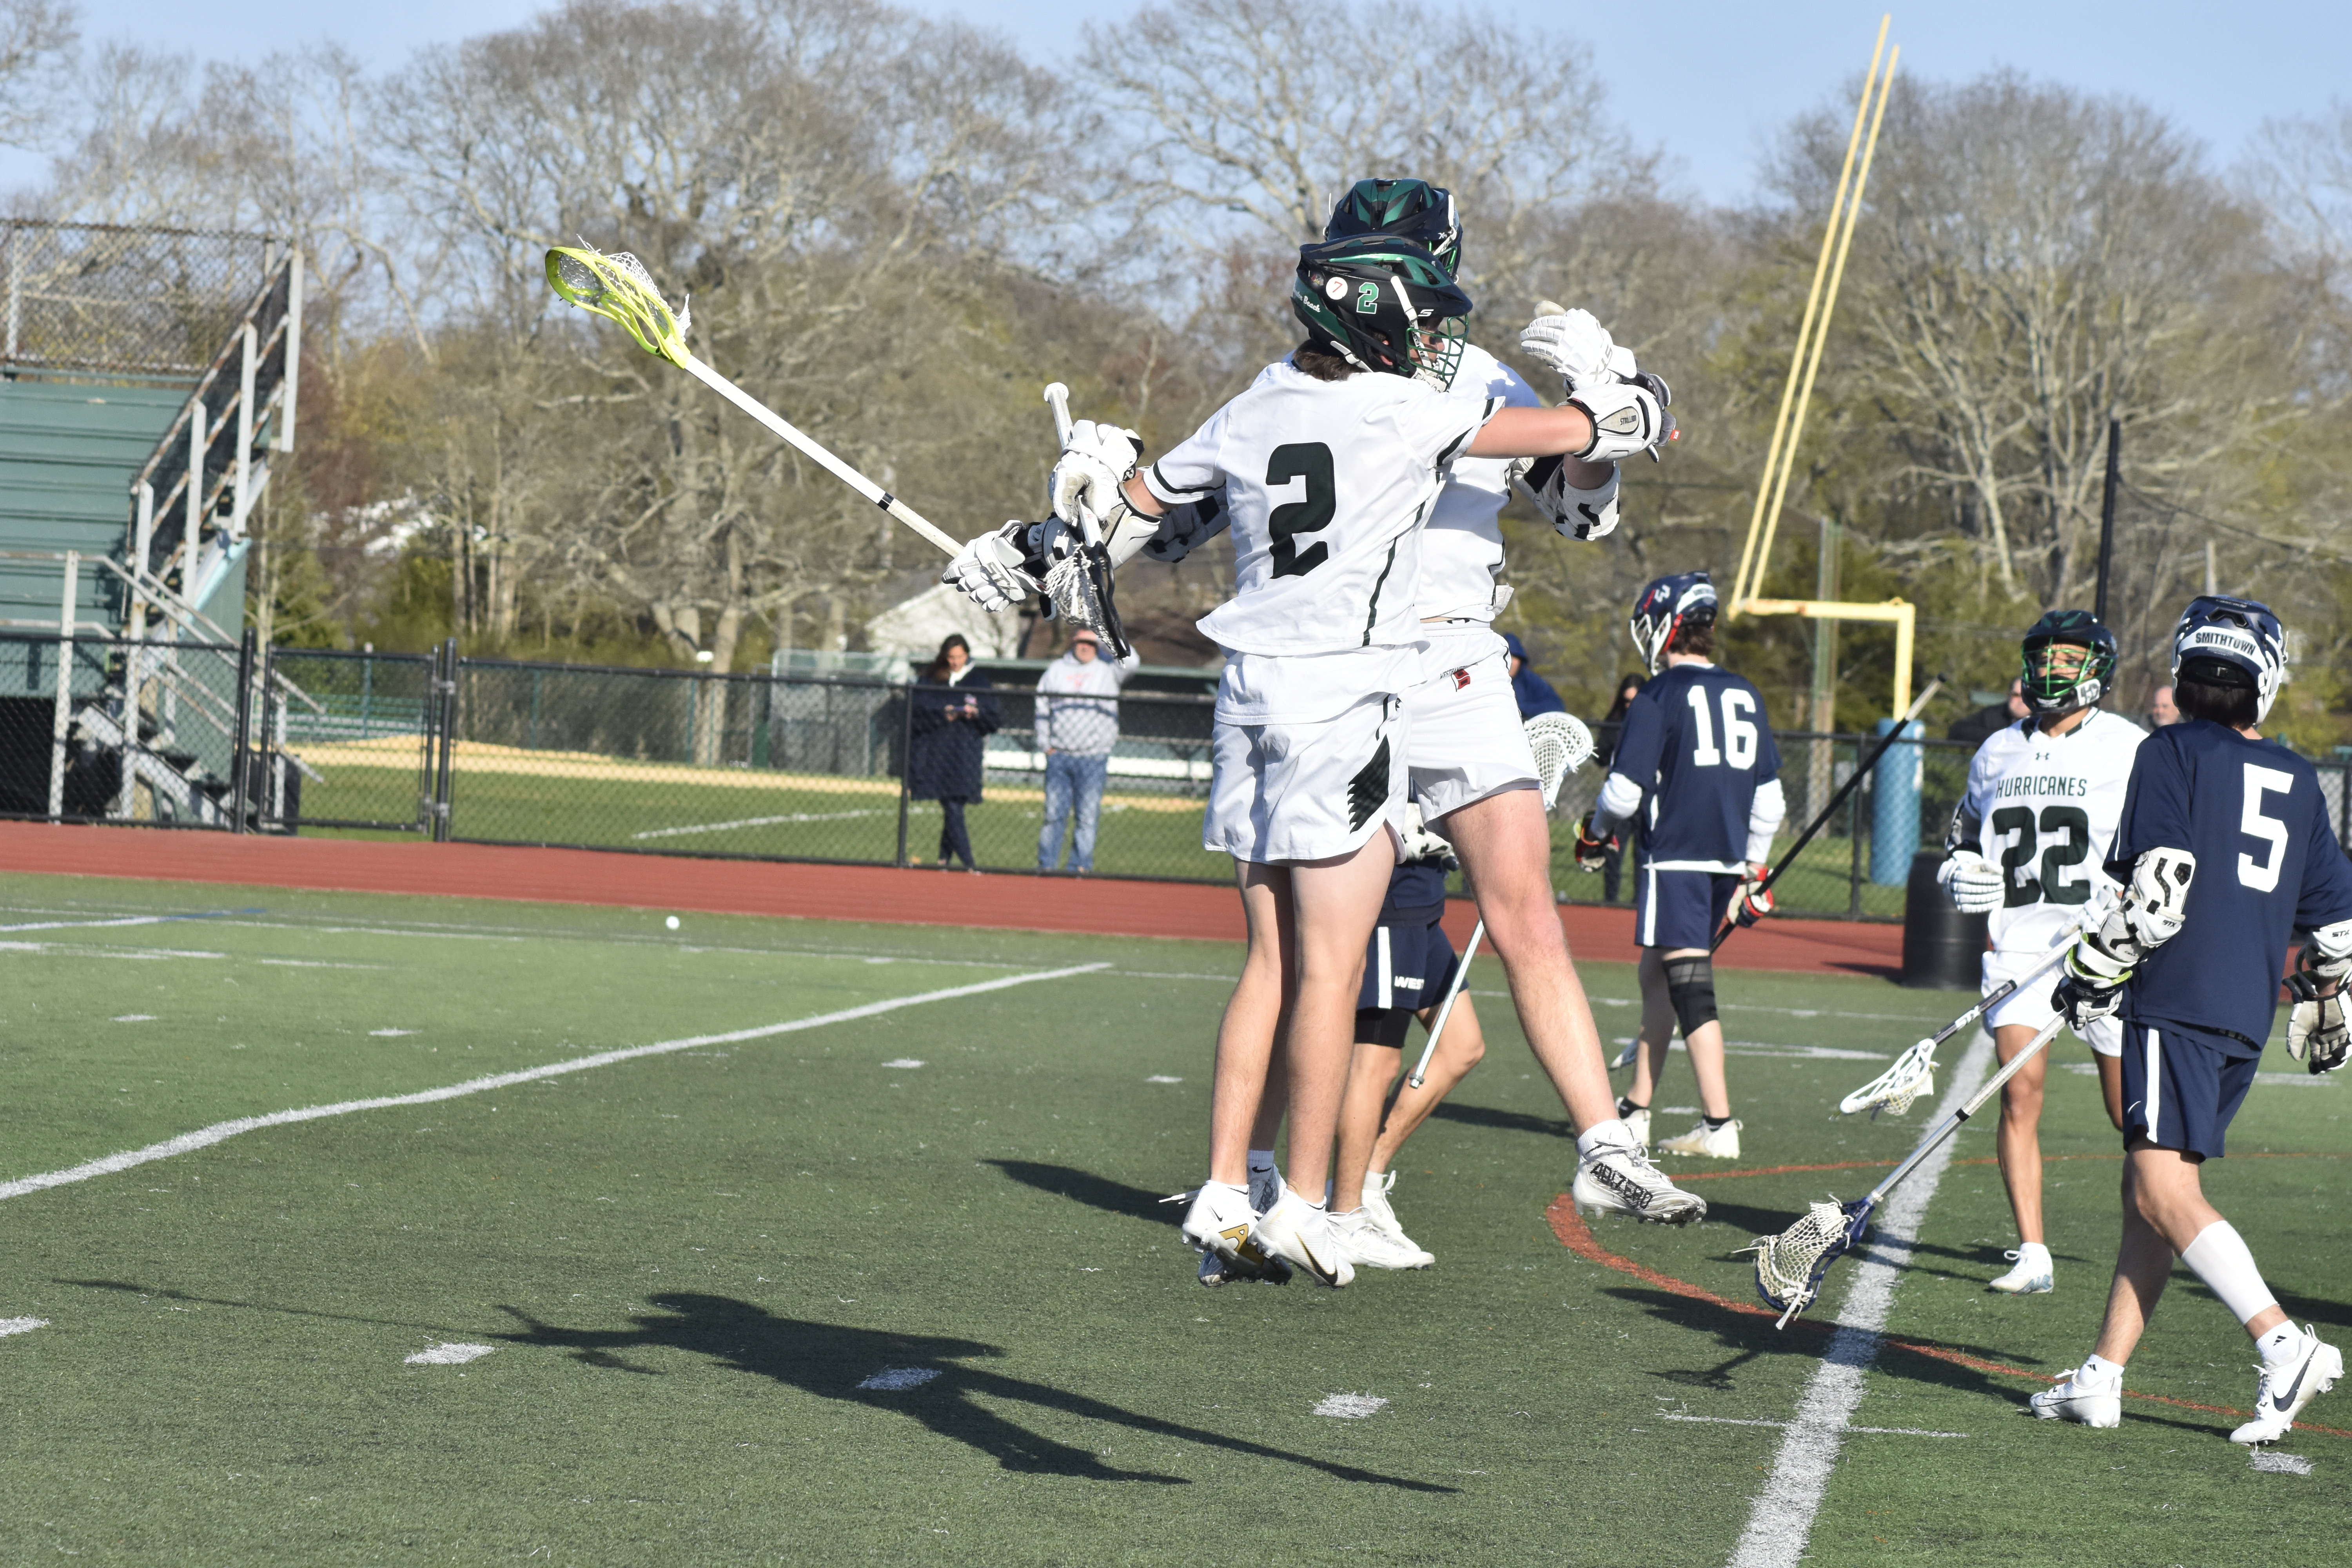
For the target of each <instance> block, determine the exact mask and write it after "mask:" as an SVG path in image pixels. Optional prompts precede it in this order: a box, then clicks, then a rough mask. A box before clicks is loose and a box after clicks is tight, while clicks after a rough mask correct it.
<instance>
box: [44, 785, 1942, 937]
mask: <svg viewBox="0 0 2352 1568" xmlns="http://www.w3.org/2000/svg"><path fill="white" fill-rule="evenodd" d="M0 870H7V871H37V872H54V873H59V874H63V875H68V876H79V877H132V878H141V879H153V880H160V881H173V882H232V883H242V884H245V885H247V886H253V887H265V888H316V889H333V890H337V891H344V892H368V893H423V894H427V895H438V896H441V897H450V898H468V899H520V900H531V901H536V902H544V903H571V904H614V905H621V906H624V907H628V908H635V909H649V910H701V911H703V912H706V913H711V914H748V915H785V916H792V917H795V918H800V919H806V920H835V921H889V922H893V923H900V924H911V925H967V926H990V927H999V928H1003V929H1006V930H1014V931H1098V932H1102V933H1104V934H1107V935H1122V936H1182V937H1202V938H1207V939H1210V940H1212V941H1221V942H1238V941H1240V940H1241V939H1242V937H1243V935H1244V932H1243V930H1242V918H1241V905H1240V903H1239V901H1238V900H1236V899H1235V898H1234V893H1233V890H1232V889H1229V888H1223V887H1213V886H1204V885H1198V884H1193V883H1186V882H1129V881H1121V880H1118V879H1115V878H1108V877H1106V878H1089V879H1084V880H1078V879H1065V878H1045V877H1021V876H978V877H973V876H966V875H962V874H961V873H957V872H949V871H930V870H906V871H902V870H898V869H896V868H889V867H877V866H805V865H782V864H776V863H772V862H766V861H757V860H694V859H684V858H675V857H667V856H659V855H622V854H612V853H607V852H604V851H600V850H594V849H528V848H508V847H499V846H492V845H486V844H427V843H423V842H415V841H409V842H386V841H382V840H360V839H348V838H280V837H263V836H237V835H233V834H226V833H208V832H196V831H175V830H171V829H161V828H138V827H58V826H51V825H49V824H47V823H39V822H0ZM1476 918H1477V915H1476V911H1475V910H1473V909H1472V908H1471V907H1470V906H1469V904H1467V903H1466V902H1463V901H1461V900H1456V901H1455V902H1454V906H1453V908H1451V909H1450V910H1448V911H1447V912H1446V917H1445V929H1446V930H1447V931H1449V932H1450V933H1452V935H1453V937H1454V942H1456V943H1457V944H1459V943H1461V942H1465V941H1466V940H1467V939H1468V937H1469V935H1470V928H1471V925H1472V923H1473V922H1474V921H1475V920H1476ZM1559 918H1560V923H1561V924H1562V925H1563V926H1564V927H1566V928H1567V931H1568V940H1569V943H1570V947H1571V948H1572V949H1573V951H1574V952H1576V953H1577V954H1578V955H1579V956H1580V957H1585V958H1595V959H1619V960H1627V961H1630V960H1632V959H1633V957H1634V956H1635V951H1634V947H1633V913H1632V911H1631V910H1623V909H1593V908H1588V907H1581V906H1576V905H1563V906H1562V907H1561V909H1560V911H1559ZM1902 954H1903V933H1902V931H1901V930H1900V929H1899V928H1897V927H1895V926H1891V925H1860V924H1851V923H1848V922H1846V921H1800V920H1775V921H1771V922H1769V924H1766V925H1764V926H1760V927H1759V928H1757V929H1756V930H1754V931H1738V932H1735V933H1734V934H1733V936H1732V938H1731V940H1730V941H1729V942H1726V943H1725V944H1724V947H1723V952H1721V954H1720V955H1718V957H1717V960H1716V962H1717V963H1720V964H1723V965H1725V966H1727V967H1729V968H1735V969H1774V970H1782V971H1796V972H1800V973H1863V974H1889V975H1891V974H1893V973H1895V972H1896V971H1897V970H1898V969H1899V968H1900V967H1901V964H1902Z"/></svg>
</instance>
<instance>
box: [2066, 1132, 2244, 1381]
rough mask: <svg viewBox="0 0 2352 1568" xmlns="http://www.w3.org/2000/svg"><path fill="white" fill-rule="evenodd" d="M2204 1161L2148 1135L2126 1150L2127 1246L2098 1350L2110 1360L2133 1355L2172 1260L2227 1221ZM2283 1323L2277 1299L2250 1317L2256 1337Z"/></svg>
mask: <svg viewBox="0 0 2352 1568" xmlns="http://www.w3.org/2000/svg"><path fill="white" fill-rule="evenodd" d="M2200 1163H2202V1162H2200V1161H2199V1160H2198V1159H2197V1158H2196V1157H2195V1156H2193V1155H2189V1154H2184V1153H2182V1152H2180V1151H2179V1150H2178V1149H2159V1148H2158V1147H2157V1146H2156V1145H2154V1144H2153V1143H2150V1142H2148V1141H2147V1139H2146V1138H2135V1139H2133V1140H2132V1141H2131V1144H2130V1147H2129V1148H2128V1150H2127V1151H2126V1153H2125V1155H2124V1245H2123V1248H2122V1250H2121V1251H2120V1252H2119V1253H2118V1254H2117V1256H2116V1284H2115V1289H2114V1291H2113V1292H2112V1293H2111V1294H2110V1295H2109V1296H2108V1298H2107V1316H2106V1321H2104V1322H2103V1323H2101V1324H2100V1325H2099V1343H2098V1350H2097V1352H2096V1353H2097V1354H2098V1355H2099V1356H2101V1357H2102V1358H2104V1359H2105V1360H2107V1361H2111V1362H2114V1363H2116V1364H2117V1365H2121V1364H2122V1363H2125V1362H2126V1361H2128V1360H2130V1359H2131V1352H2132V1351H2133V1349H2134V1348H2135V1347H2136V1346H2137V1345H2138V1343H2139V1336H2140V1333H2141V1331H2143V1330H2145V1329H2146V1328H2147V1321H2148V1319H2149V1318H2151V1317H2153V1316H2155V1314H2156V1303H2157V1301H2158V1299H2159V1298H2161V1297H2162V1296H2163V1294H2164V1287H2165V1282H2166V1281H2167V1280H2168V1279H2171V1277H2172V1260H2173V1258H2175V1257H2178V1256H2181V1255H2184V1254H2186V1253H2187V1252H2188V1251H2189V1247H2192V1246H2194V1245H2195V1244H2196V1241H2197V1238H2198V1237H2200V1236H2202V1235H2204V1233H2205V1232H2206V1231H2207V1230H2208V1229H2209V1228H2210V1227H2211V1226H2216V1225H2220V1224H2221V1223H2222V1219H2221V1210H2219V1209H2217V1208H2215V1207H2214V1206H2213V1205H2211V1204H2210V1203H2207V1202H2206V1201H2205V1188H2204V1184H2203V1182H2202V1180H2201V1179H2200V1174H2199V1171H2198V1167H2199V1165H2200ZM2216 1293H2217V1294H2219V1292H2216ZM2285 1321H2286V1312H2285V1311H2284V1310H2283V1309H2282V1308H2281V1307H2280V1306H2279V1305H2278V1304H2277V1303H2276V1302H2273V1303H2272V1304H2271V1305H2270V1306H2268V1307H2266V1308H2264V1309H2263V1310H2261V1311H2259V1312H2256V1313H2254V1314H2252V1316H2250V1317H2248V1318H2247V1319H2245V1320H2244V1322H2245V1329H2246V1333H2247V1335H2248V1337H2250V1338H2252V1339H2256V1340H2259V1339H2261V1338H2262V1337H2263V1335H2264V1334H2266V1333H2268V1332H2270V1331H2272V1330H2273V1329H2275V1328H2277V1327H2278V1326H2279V1325H2280V1324H2281V1323H2284V1322H2285Z"/></svg>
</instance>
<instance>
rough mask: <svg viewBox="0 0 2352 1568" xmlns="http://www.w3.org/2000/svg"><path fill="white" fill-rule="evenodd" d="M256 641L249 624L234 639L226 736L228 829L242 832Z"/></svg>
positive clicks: (251, 718)
mask: <svg viewBox="0 0 2352 1568" xmlns="http://www.w3.org/2000/svg"><path fill="white" fill-rule="evenodd" d="M255 641H256V639H255V637H254V632H253V628H252V627H251V626H247V627H246V628H245V636H244V637H240V638H239V639H238V640H237V645H236V731H235V732H234V733H232V734H231V735H230V736H229V740H228V756H229V786H228V798H229V826H228V830H229V831H230V832H231V833H242V832H244V831H245V806H246V797H247V795H248V794H250V793H251V792H250V791H248V790H247V787H246V785H247V783H248V780H247V754H248V753H247V748H248V745H249V743H250V737H249V735H248V734H247V731H249V730H250V729H251V728H252V725H253V659H254V648H255Z"/></svg>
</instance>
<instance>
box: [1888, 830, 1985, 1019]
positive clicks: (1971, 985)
mask: <svg viewBox="0 0 2352 1568" xmlns="http://www.w3.org/2000/svg"><path fill="white" fill-rule="evenodd" d="M1943 863H1944V857H1943V855H1942V854H1941V853H1940V852H1936V851H1929V850H1925V849H1923V850H1921V851H1920V852H1919V853H1918V854H1916V855H1914V856H1913V857H1911V881H1910V885H1909V886H1908V887H1907V888H1906V889H1905V890H1904V895H1903V984H1906V985H1913V986H1917V987H1920V988H1921V989H1924V990H1934V991H1974V990H1975V989H1977V987H1978V986H1979V984H1982V980H1983V974H1984V971H1983V969H1982V967H1981V965H1980V960H1981V959H1982V958H1983V956H1984V950H1985V938H1986V935H1987V933H1988V931H1989V929H1990V926H1991V924H1992V917H1991V916H1990V915H1966V914H1962V913H1961V912H1960V911H1959V910H1958V908H1956V907H1955V906H1954V905H1953V903H1952V900H1950V899H1948V898H1947V897H1945V896H1944V889H1942V888H1940V887H1938V886H1937V883H1936V868H1937V867H1939V866H1941V865H1942V864H1943Z"/></svg>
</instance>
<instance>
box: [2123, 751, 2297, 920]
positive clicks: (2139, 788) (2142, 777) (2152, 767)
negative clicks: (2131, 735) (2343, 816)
mask: <svg viewBox="0 0 2352 1568" xmlns="http://www.w3.org/2000/svg"><path fill="white" fill-rule="evenodd" d="M2330 837H2331V838H2332V837H2333V835H2331V836H2330ZM2196 846H2197V840H2196V839H2195V838H2194V837H2191V836H2190V834H2189V767H2188V764H2187V763H2184V762H2182V761H2181V757H2180V748H2179V746H2176V745H2173V744H2170V743H2168V742H2166V741H2165V740H2164V739H2163V738H2162V736H2161V734H2158V735H2157V736H2152V737H2150V738H2149V740H2148V742H2147V744H2145V745H2143V746H2141V747H2140V749H2139V751H2138V752H2137V754H2136V755H2135V756H2134V757H2133V759H2132V771H2131V783H2130V784H2128V785H2126V787H2125V790H2124V811H2123V816H2122V817H2121V818H2120V819H2118V820H2117V822H2116V843H2115V847H2114V848H2113V849H2112V850H2110V851H2109V852H2108V855H2107V862H2106V865H2105V871H2106V873H2107V875H2108V876H2110V877H2113V878H2114V879H2116V881H2118V882H2121V883H2124V884H2126V886H2128V885H2129V884H2130V882H2131V874H2132V863H2133V862H2134V861H2136V860H2137V859H2138V858H2140V857H2141V856H2142V855H2144V854H2146V853H2147V851H2148V850H2150V849H2185V850H2189V851H2191V852H2194V850H2195V848H2196Z"/></svg>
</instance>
